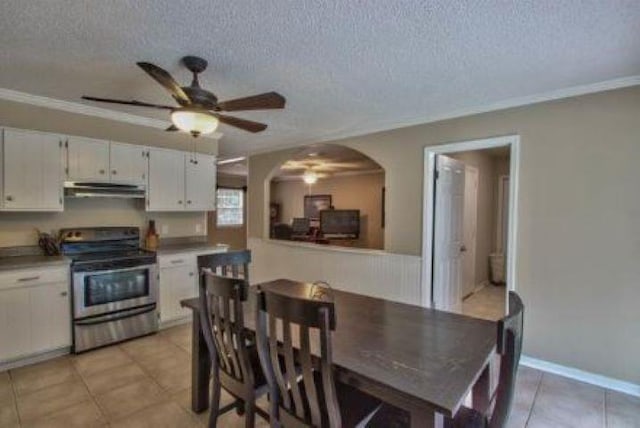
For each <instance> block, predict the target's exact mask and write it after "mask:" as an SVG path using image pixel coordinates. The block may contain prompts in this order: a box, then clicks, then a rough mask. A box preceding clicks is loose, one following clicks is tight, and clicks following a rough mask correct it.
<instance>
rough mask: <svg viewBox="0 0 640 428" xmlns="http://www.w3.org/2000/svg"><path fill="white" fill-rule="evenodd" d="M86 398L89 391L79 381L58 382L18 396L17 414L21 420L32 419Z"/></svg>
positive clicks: (87, 398) (88, 397) (88, 398)
mask: <svg viewBox="0 0 640 428" xmlns="http://www.w3.org/2000/svg"><path fill="white" fill-rule="evenodd" d="M87 400H90V396H89V392H88V391H87V388H86V387H85V385H84V384H83V383H82V382H81V381H79V380H75V381H71V382H65V383H60V384H58V385H53V386H49V387H46V388H42V389H40V390H38V391H36V392H33V393H31V394H27V395H24V396H19V397H18V399H17V403H18V414H19V415H20V419H21V420H22V421H32V420H36V419H38V418H40V417H42V416H44V415H48V414H50V413H53V412H56V411H59V410H62V409H65V408H67V407H70V406H72V405H74V404H78V403H81V402H83V401H87Z"/></svg>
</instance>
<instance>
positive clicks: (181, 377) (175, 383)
mask: <svg viewBox="0 0 640 428" xmlns="http://www.w3.org/2000/svg"><path fill="white" fill-rule="evenodd" d="M152 377H153V379H154V380H155V381H156V382H158V384H159V385H160V386H161V387H162V388H163V389H164V390H165V391H167V392H169V393H174V392H178V391H180V390H183V389H185V388H189V387H190V386H191V368H190V367H188V366H187V367H180V366H177V367H174V368H171V369H168V370H165V371H161V372H157V373H154V374H153V375H152Z"/></svg>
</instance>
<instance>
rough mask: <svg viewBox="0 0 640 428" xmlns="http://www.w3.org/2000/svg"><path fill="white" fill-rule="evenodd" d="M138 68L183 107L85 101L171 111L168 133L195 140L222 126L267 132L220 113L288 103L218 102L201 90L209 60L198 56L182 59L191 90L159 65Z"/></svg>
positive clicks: (268, 99) (272, 97)
mask: <svg viewBox="0 0 640 428" xmlns="http://www.w3.org/2000/svg"><path fill="white" fill-rule="evenodd" d="M137 64H138V67H140V68H141V69H142V70H144V71H145V72H146V73H147V74H148V75H149V76H151V77H152V78H153V79H154V80H155V81H156V82H158V83H159V84H161V85H162V86H163V87H164V88H165V89H166V90H167V91H169V93H170V94H171V96H172V97H173V99H174V100H175V101H176V102H177V103H178V104H179V106H175V107H172V106H167V105H159V104H151V103H146V102H142V101H137V100H130V101H127V100H117V99H112V98H98V97H90V96H83V97H82V98H83V99H85V100H90V101H98V102H103V103H112V104H124V105H132V106H138V107H150V108H156V109H161V110H169V111H170V112H171V122H172V123H173V124H172V125H171V126H170V127H168V128H167V129H166V130H167V131H178V130H180V131H185V132H189V133H190V134H191V135H193V136H194V137H197V136H199V135H202V134H209V133H211V132H213V131H215V130H216V128H217V127H218V124H219V122H222V123H224V124H227V125H230V126H233V127H235V128H239V129H243V130H245V131H249V132H253V133H255V132H261V131H264V130H265V129H267V125H266V124H264V123H259V122H253V121H251V120H246V119H240V118H237V117H233V116H227V115H224V114H220V112H227V111H243V110H268V109H282V108H284V105H285V102H286V100H285V98H284V97H283V96H282V95H280V94H278V93H277V92H266V93H263V94H259V95H253V96H250V97H244V98H237V99H233V100H228V101H221V102H218V97H216V96H215V95H214V94H213V92H210V91H207V90H206V89H203V88H201V87H200V82H199V81H198V74H200V73H202V72H203V71H204V70H206V68H207V65H208V63H207V61H206V60H205V59H202V58H200V57H197V56H185V57H184V58H182V64H183V65H184V66H185V67H186V68H187V69H188V70H189V71H191V73H193V80H192V81H191V85H189V86H180V85H179V84H178V83H177V82H176V81H175V79H174V78H173V77H171V75H170V74H169V73H168V72H167V71H166V70H164V69H162V68H160V67H158V66H157V65H154V64H151V63H149V62H138V63H137Z"/></svg>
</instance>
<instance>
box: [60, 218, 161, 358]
mask: <svg viewBox="0 0 640 428" xmlns="http://www.w3.org/2000/svg"><path fill="white" fill-rule="evenodd" d="M60 234H61V241H62V242H61V249H62V252H63V254H65V255H66V256H67V257H71V259H72V260H73V262H72V264H71V275H72V281H71V282H72V294H73V350H74V352H83V351H87V350H89V349H93V348H97V347H100V346H104V345H108V344H111V343H115V342H120V341H123V340H126V339H130V338H133V337H137V336H142V335H145V334H149V333H153V332H155V331H157V330H158V317H157V313H156V304H157V302H158V266H157V262H156V254H155V253H154V252H152V251H147V250H143V249H140V230H139V229H138V228H136V227H92V228H78V229H63V230H61V231H60Z"/></svg>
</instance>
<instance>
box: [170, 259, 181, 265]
mask: <svg viewBox="0 0 640 428" xmlns="http://www.w3.org/2000/svg"><path fill="white" fill-rule="evenodd" d="M171 263H172V264H174V265H177V264H178V263H184V260H183V259H178V260H171Z"/></svg>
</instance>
